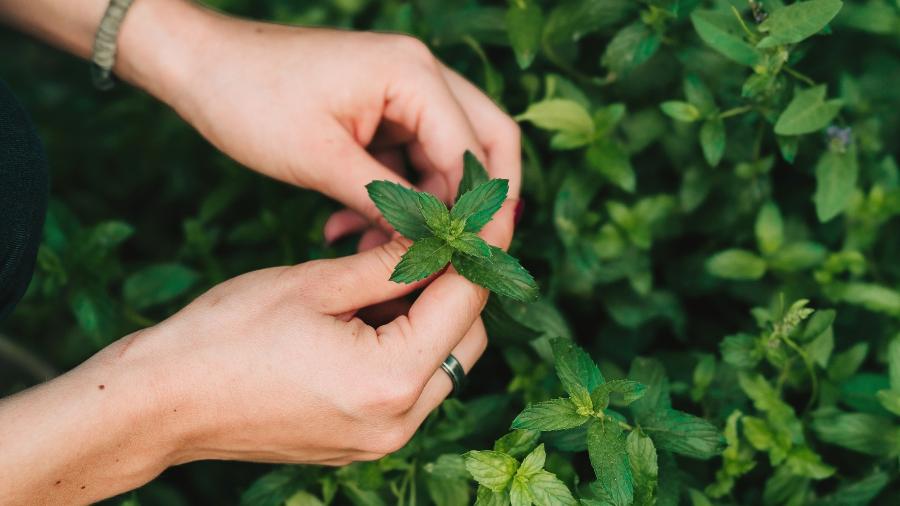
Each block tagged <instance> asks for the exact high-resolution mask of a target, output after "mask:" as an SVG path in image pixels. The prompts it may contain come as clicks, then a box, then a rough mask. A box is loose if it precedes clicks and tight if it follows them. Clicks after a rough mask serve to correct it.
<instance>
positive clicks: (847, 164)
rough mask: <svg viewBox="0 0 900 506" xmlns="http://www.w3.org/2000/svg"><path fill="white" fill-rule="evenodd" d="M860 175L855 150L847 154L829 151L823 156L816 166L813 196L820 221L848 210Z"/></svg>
mask: <svg viewBox="0 0 900 506" xmlns="http://www.w3.org/2000/svg"><path fill="white" fill-rule="evenodd" d="M858 174H859V166H858V165H857V162H856V152H855V150H853V149H851V150H849V151H848V152H846V153H835V152H832V151H828V152H826V153H825V154H824V155H822V157H821V158H820V159H819V163H817V164H816V193H815V194H814V195H813V202H814V203H815V204H816V215H817V216H818V217H819V221H821V222H823V223H824V222H826V221H829V220H831V219H832V218H834V217H836V216H838V215H839V214H841V213H842V212H844V210H845V209H847V207H848V206H849V205H850V199H851V197H852V196H853V192H854V191H856V179H857V176H858Z"/></svg>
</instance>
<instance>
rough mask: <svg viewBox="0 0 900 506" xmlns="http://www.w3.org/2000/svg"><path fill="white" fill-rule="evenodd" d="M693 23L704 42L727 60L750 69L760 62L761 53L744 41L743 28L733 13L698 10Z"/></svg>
mask: <svg viewBox="0 0 900 506" xmlns="http://www.w3.org/2000/svg"><path fill="white" fill-rule="evenodd" d="M691 23H692V24H693V25H694V30H696V31H697V35H699V36H700V38H701V39H702V40H703V42H705V43H706V45H708V46H709V47H711V48H712V49H715V50H716V51H718V52H719V53H721V54H722V55H723V56H725V57H726V58H729V59H731V60H732V61H735V62H737V63H740V64H742V65H747V66H748V67H753V66H755V65H756V64H757V63H758V62H759V60H760V52H759V51H758V50H757V49H755V48H754V47H753V46H751V45H750V44H749V43H747V42H746V41H745V40H744V39H743V37H742V32H741V27H740V25H739V24H738V23H737V20H736V19H735V18H734V16H733V15H731V13H728V12H721V11H703V10H696V11H694V12H693V13H692V14H691Z"/></svg>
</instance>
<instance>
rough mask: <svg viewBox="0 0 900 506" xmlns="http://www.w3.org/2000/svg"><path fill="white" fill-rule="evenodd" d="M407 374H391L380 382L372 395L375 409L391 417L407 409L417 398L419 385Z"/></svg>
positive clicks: (419, 390)
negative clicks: (376, 390)
mask: <svg viewBox="0 0 900 506" xmlns="http://www.w3.org/2000/svg"><path fill="white" fill-rule="evenodd" d="M410 376H412V375H409V374H393V375H390V376H389V378H390V379H388V380H385V381H383V382H382V384H381V385H380V386H379V388H378V392H377V393H376V395H375V396H374V397H373V401H374V402H375V403H376V406H375V409H376V410H377V411H378V412H380V413H382V414H384V415H386V416H387V417H388V418H393V417H396V416H399V415H402V414H404V413H406V412H407V411H409V410H410V409H411V408H412V407H413V405H414V404H415V403H416V401H417V400H418V398H419V394H420V393H421V390H422V389H421V385H419V384H418V381H416V378H411V377H410Z"/></svg>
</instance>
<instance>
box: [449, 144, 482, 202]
mask: <svg viewBox="0 0 900 506" xmlns="http://www.w3.org/2000/svg"><path fill="white" fill-rule="evenodd" d="M490 179H491V178H490V176H488V173H487V170H485V168H484V165H482V164H481V162H479V161H478V158H476V157H475V155H474V154H473V153H472V152H471V151H468V150H466V152H465V154H464V155H463V177H462V179H461V180H460V182H459V188H458V189H457V190H456V198H455V199H454V200H453V201H454V202H458V201H459V198H460V197H462V196H463V194H464V193H466V192H468V191H470V190H472V189H473V188H475V187H476V186H479V185H481V184H484V183H487V182H488V181H489V180H490Z"/></svg>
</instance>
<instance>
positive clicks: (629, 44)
mask: <svg viewBox="0 0 900 506" xmlns="http://www.w3.org/2000/svg"><path fill="white" fill-rule="evenodd" d="M660 42H661V41H660V37H659V35H657V34H656V33H655V32H654V31H653V30H652V29H651V28H650V27H649V26H647V25H646V24H644V23H643V22H641V21H637V22H635V23H632V24H630V25H627V26H625V27H624V28H622V29H621V30H619V31H618V32H617V33H616V34H615V35H614V36H613V38H612V40H610V41H609V44H607V45H606V50H605V51H604V52H603V57H602V58H601V60H600V62H601V64H602V65H603V66H604V67H606V68H608V69H609V71H610V72H612V73H614V74H618V75H620V76H621V75H625V74H628V73H629V72H631V71H632V70H634V69H635V68H637V67H638V66H640V65H641V64H643V63H644V62H646V61H647V60H649V59H650V57H652V56H653V55H654V54H655V53H656V51H657V49H659V45H660Z"/></svg>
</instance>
